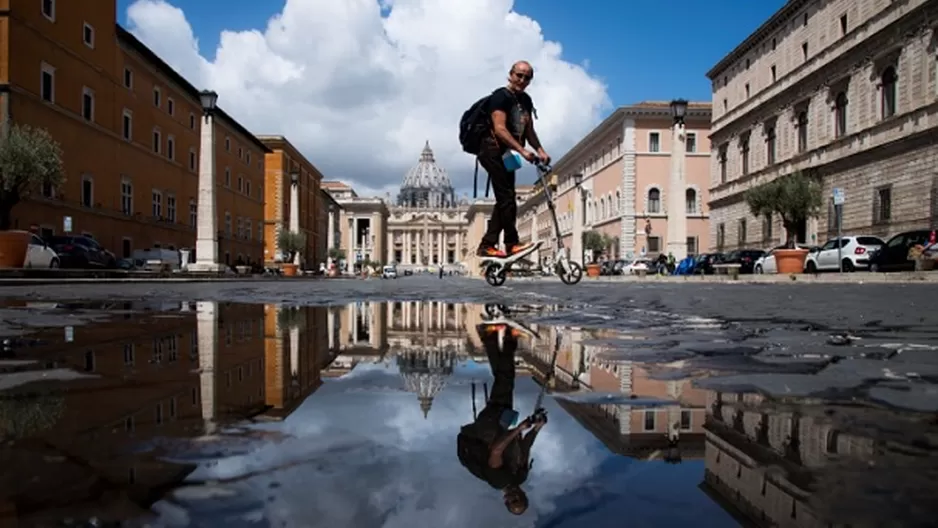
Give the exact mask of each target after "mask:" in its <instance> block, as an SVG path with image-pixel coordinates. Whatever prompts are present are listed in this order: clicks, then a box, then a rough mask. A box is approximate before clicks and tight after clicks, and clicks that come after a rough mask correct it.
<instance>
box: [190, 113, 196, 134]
mask: <svg viewBox="0 0 938 528" xmlns="http://www.w3.org/2000/svg"><path fill="white" fill-rule="evenodd" d="M189 128H190V129H192V130H195V114H193V113H192V112H189Z"/></svg>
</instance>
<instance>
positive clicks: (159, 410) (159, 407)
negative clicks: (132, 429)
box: [156, 403, 163, 425]
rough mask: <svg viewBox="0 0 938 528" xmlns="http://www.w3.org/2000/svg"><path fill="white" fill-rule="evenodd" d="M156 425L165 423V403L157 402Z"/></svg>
mask: <svg viewBox="0 0 938 528" xmlns="http://www.w3.org/2000/svg"><path fill="white" fill-rule="evenodd" d="M156 425H163V404H162V403H157V404H156Z"/></svg>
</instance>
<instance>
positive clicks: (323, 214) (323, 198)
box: [317, 182, 342, 263]
mask: <svg viewBox="0 0 938 528" xmlns="http://www.w3.org/2000/svg"><path fill="white" fill-rule="evenodd" d="M341 210H342V206H341V205H340V204H339V202H337V201H335V198H333V197H332V195H331V194H329V192H328V191H326V189H324V188H323V187H322V182H320V188H319V207H318V211H319V229H320V230H323V229H325V236H320V237H319V244H320V248H319V250H318V253H317V254H318V255H323V256H324V258H325V262H326V263H331V262H332V260H333V258H332V256H333V255H334V254H335V251H337V250H339V249H340V248H339V240H341V239H342V230H341V229H339V220H340V216H341V213H340V211H341ZM321 262H322V261H321Z"/></svg>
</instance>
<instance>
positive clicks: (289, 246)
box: [277, 229, 306, 262]
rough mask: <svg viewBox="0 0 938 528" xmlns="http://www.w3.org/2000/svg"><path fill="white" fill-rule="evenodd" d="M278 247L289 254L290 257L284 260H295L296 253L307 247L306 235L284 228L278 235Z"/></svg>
mask: <svg viewBox="0 0 938 528" xmlns="http://www.w3.org/2000/svg"><path fill="white" fill-rule="evenodd" d="M277 247H279V248H280V251H281V252H282V253H285V254H287V255H289V258H286V259H284V262H293V258H294V257H296V254H297V253H299V252H300V251H301V250H302V249H303V248H305V247H306V235H304V234H303V233H294V232H292V231H287V230H286V229H284V230H282V231H280V234H279V235H277Z"/></svg>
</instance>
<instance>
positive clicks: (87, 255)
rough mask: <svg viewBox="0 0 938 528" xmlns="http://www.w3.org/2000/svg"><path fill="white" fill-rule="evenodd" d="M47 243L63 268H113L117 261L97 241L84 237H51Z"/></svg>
mask: <svg viewBox="0 0 938 528" xmlns="http://www.w3.org/2000/svg"><path fill="white" fill-rule="evenodd" d="M47 242H48V243H49V246H51V247H52V249H54V250H55V252H56V253H58V255H59V264H60V265H61V266H62V267H63V268H114V267H116V266H117V259H116V258H115V257H114V254H113V253H111V252H110V251H108V250H106V249H104V248H103V247H101V244H98V241H97V240H95V239H93V238H91V237H86V236H80V235H79V236H53V237H49V238H48V240H47Z"/></svg>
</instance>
